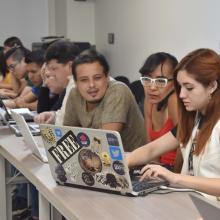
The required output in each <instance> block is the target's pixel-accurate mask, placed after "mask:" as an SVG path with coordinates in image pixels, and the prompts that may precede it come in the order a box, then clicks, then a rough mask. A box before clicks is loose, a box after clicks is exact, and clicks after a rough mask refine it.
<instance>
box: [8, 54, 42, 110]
mask: <svg viewBox="0 0 220 220" xmlns="http://www.w3.org/2000/svg"><path fill="white" fill-rule="evenodd" d="M24 62H25V66H24V67H23V68H24V72H25V73H26V74H27V77H28V79H29V81H30V82H31V83H32V86H31V90H30V91H26V92H25V93H23V94H21V95H20V96H18V97H17V98H15V99H13V100H10V101H8V102H6V105H7V106H8V107H13V108H29V109H30V110H32V111H36V109H37V100H38V96H39V91H40V87H41V84H42V77H41V67H42V65H43V63H44V52H43V51H42V50H35V51H32V52H29V53H27V54H26V55H25V57H24Z"/></svg>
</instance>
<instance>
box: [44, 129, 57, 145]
mask: <svg viewBox="0 0 220 220" xmlns="http://www.w3.org/2000/svg"><path fill="white" fill-rule="evenodd" d="M41 136H42V138H43V139H44V140H45V141H46V142H47V143H48V144H55V143H56V137H55V135H54V133H53V130H52V129H51V128H48V127H46V128H44V129H42V130H41Z"/></svg>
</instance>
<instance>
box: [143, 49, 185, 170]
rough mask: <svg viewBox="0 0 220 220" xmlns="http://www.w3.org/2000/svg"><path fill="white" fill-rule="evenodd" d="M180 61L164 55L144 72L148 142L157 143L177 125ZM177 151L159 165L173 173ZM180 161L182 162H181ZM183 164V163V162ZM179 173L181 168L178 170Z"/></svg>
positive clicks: (151, 61) (151, 58)
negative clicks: (176, 81)
mask: <svg viewBox="0 0 220 220" xmlns="http://www.w3.org/2000/svg"><path fill="white" fill-rule="evenodd" d="M177 63H178V61H177V59H176V58H175V57H174V56H172V55H171V54H168V53H164V52H160V53H155V54H152V55H150V56H149V57H148V58H147V60H146V61H145V63H144V65H143V67H142V68H141V69H140V71H139V72H140V73H141V74H142V77H141V82H142V84H143V86H144V91H145V100H144V118H145V126H146V130H147V141H153V140H155V139H157V138H159V137H161V136H162V135H164V134H165V133H167V132H168V131H170V130H171V129H172V128H173V127H174V126H175V125H176V124H177V99H176V94H175V92H174V85H173V70H174V69H175V67H176V65H177ZM175 159H176V151H171V152H168V153H166V154H164V155H162V156H161V157H160V158H155V160H156V161H158V162H160V163H162V164H164V165H165V166H166V167H168V168H170V169H173V168H174V165H175V166H177V164H178V167H179V163H177V164H175ZM178 160H179V158H178ZM179 162H180V163H181V160H179ZM175 170H177V171H178V170H179V168H177V167H176V168H175Z"/></svg>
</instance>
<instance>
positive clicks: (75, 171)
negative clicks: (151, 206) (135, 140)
mask: <svg viewBox="0 0 220 220" xmlns="http://www.w3.org/2000/svg"><path fill="white" fill-rule="evenodd" d="M40 130H41V135H42V139H43V142H44V146H45V148H46V152H47V157H48V162H49V165H50V170H51V173H52V175H53V177H54V179H55V181H56V182H57V183H58V184H60V185H64V186H71V187H79V188H86V189H87V188H88V189H92V190H98V191H105V192H111V193H120V194H123V195H133V196H138V195H146V194H147V193H150V192H152V191H155V190H157V189H159V188H160V186H161V185H167V182H166V181H164V180H161V179H158V178H154V179H151V180H148V181H147V180H146V181H143V182H140V181H139V179H138V177H137V176H130V173H129V169H128V166H127V162H126V155H125V153H124V150H123V146H122V141H121V137H120V134H119V133H118V132H116V131H109V130H101V129H90V128H79V127H68V126H55V125H48V124H47V125H46V124H42V125H40Z"/></svg>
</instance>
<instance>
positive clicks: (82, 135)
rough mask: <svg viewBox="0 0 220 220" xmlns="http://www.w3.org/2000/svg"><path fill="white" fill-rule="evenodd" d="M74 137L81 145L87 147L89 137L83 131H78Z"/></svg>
mask: <svg viewBox="0 0 220 220" xmlns="http://www.w3.org/2000/svg"><path fill="white" fill-rule="evenodd" d="M76 138H77V140H78V142H79V143H80V144H81V146H82V147H88V146H89V145H90V140H89V137H88V136H87V135H86V134H85V133H83V132H80V133H78V134H77V137H76Z"/></svg>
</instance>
